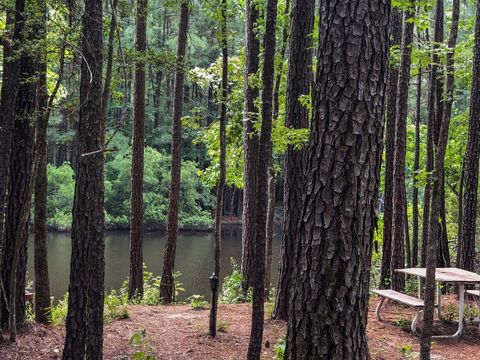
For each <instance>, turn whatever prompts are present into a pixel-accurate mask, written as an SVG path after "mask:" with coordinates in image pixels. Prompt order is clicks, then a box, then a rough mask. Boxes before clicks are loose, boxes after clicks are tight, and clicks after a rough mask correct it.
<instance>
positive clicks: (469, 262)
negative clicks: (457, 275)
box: [457, 2, 480, 271]
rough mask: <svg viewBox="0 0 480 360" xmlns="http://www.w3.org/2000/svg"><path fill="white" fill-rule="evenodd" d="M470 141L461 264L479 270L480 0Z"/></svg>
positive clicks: (469, 268)
mask: <svg viewBox="0 0 480 360" xmlns="http://www.w3.org/2000/svg"><path fill="white" fill-rule="evenodd" d="M474 49H475V50H474V53H475V54H474V58H473V77H472V92H471V96H470V119H469V122H468V141H467V149H466V151H465V179H464V198H463V209H462V224H461V228H462V229H461V232H462V239H461V241H460V247H459V249H458V252H459V253H460V255H459V257H458V260H459V261H458V264H457V266H458V267H460V268H462V269H465V270H469V271H475V232H476V221H477V190H478V161H479V158H480V2H477V20H476V23H475V47H474Z"/></svg>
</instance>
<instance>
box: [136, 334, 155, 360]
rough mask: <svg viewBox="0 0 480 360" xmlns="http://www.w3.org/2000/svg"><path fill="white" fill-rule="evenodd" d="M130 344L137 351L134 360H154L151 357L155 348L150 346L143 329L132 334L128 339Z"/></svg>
mask: <svg viewBox="0 0 480 360" xmlns="http://www.w3.org/2000/svg"><path fill="white" fill-rule="evenodd" d="M130 344H132V345H133V346H134V347H135V348H136V349H137V351H136V352H135V356H134V359H135V360H155V356H154V355H153V351H154V350H155V348H154V347H153V346H152V345H151V344H150V341H149V340H148V336H147V331H146V330H145V329H143V330H142V331H138V332H136V333H135V334H133V335H132V337H131V338H130Z"/></svg>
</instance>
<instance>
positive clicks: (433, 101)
mask: <svg viewBox="0 0 480 360" xmlns="http://www.w3.org/2000/svg"><path fill="white" fill-rule="evenodd" d="M433 36H434V39H433V40H434V45H433V49H432V50H433V51H432V63H431V64H430V77H429V87H428V132H427V161H426V171H427V173H429V174H431V173H432V171H433V167H434V162H435V158H434V153H435V147H436V146H438V138H439V132H440V123H441V121H442V119H441V118H438V116H439V115H440V114H441V111H440V110H438V107H439V106H440V104H441V100H442V99H441V98H440V99H437V97H438V96H440V97H441V94H442V90H440V91H438V90H437V87H438V86H440V85H441V81H439V80H438V75H439V72H440V65H439V63H440V59H439V56H438V49H439V48H440V43H441V42H442V41H443V0H437V6H436V8H435V32H434V35H433ZM431 183H432V177H431V176H430V175H429V176H428V178H427V184H426V185H425V193H424V197H423V229H422V265H425V261H426V255H427V254H426V251H427V246H426V244H427V238H428V231H429V223H430V211H431V209H430V207H431V196H432V195H431V192H432V185H431ZM436 248H438V247H436Z"/></svg>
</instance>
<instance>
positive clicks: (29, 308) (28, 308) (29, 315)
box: [25, 301, 35, 321]
mask: <svg viewBox="0 0 480 360" xmlns="http://www.w3.org/2000/svg"><path fill="white" fill-rule="evenodd" d="M25 319H27V320H28V321H34V320H35V311H34V310H33V305H32V303H31V302H29V301H27V302H26V303H25Z"/></svg>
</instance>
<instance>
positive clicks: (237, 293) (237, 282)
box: [220, 258, 251, 304]
mask: <svg viewBox="0 0 480 360" xmlns="http://www.w3.org/2000/svg"><path fill="white" fill-rule="evenodd" d="M230 262H231V264H232V272H231V273H230V274H229V275H227V276H226V277H225V279H224V280H223V284H222V292H221V293H220V302H221V303H225V304H235V303H238V302H241V301H242V300H244V299H243V294H242V280H243V278H242V273H241V272H240V266H238V263H237V262H236V261H235V259H234V258H231V259H230ZM247 297H248V298H247V300H250V299H251V291H250V292H249V294H248V295H247Z"/></svg>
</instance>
